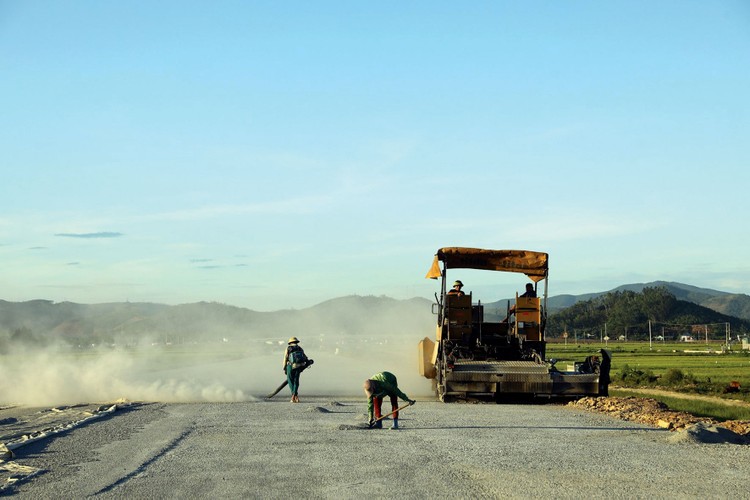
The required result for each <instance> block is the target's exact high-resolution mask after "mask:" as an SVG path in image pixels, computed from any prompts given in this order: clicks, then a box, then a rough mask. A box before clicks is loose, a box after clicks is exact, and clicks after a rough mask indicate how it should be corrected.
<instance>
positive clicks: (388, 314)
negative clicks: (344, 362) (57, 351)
mask: <svg viewBox="0 0 750 500" xmlns="http://www.w3.org/2000/svg"><path fill="white" fill-rule="evenodd" d="M433 322H434V317H433V316H432V314H431V309H430V301H429V300H427V299H420V298H415V299H410V300H395V299H392V298H389V297H373V296H366V297H362V296H349V297H341V298H338V299H333V300H329V301H326V302H323V303H321V304H318V305H316V306H313V307H310V308H307V309H300V310H296V309H289V310H281V311H274V312H258V311H253V310H250V309H244V308H241V307H234V306H229V305H226V304H220V303H214V302H198V303H194V304H182V305H177V306H169V305H164V304H152V303H131V302H122V303H108V304H76V303H72V302H59V303H54V302H52V301H48V300H32V301H28V302H7V301H3V300H0V352H3V351H4V350H7V348H8V346H10V345H16V344H19V343H22V344H28V345H31V346H34V345H47V344H50V343H55V342H60V343H62V344H67V345H71V346H81V347H85V346H91V345H92V344H93V345H121V346H122V345H125V346H127V345H138V344H142V343H143V342H146V341H148V342H154V343H188V342H220V341H233V342H234V341H246V340H250V339H253V340H262V339H267V340H275V341H284V340H286V339H287V338H289V337H290V336H292V335H295V336H298V337H301V338H302V337H307V338H310V337H312V336H315V337H320V336H325V335H329V334H333V335H336V336H360V337H367V336H376V337H377V336H380V337H382V336H398V335H403V336H407V335H411V336H415V337H421V336H423V335H428V334H430V333H431V332H432V330H433V328H434V326H433Z"/></svg>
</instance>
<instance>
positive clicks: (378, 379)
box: [362, 372, 416, 430]
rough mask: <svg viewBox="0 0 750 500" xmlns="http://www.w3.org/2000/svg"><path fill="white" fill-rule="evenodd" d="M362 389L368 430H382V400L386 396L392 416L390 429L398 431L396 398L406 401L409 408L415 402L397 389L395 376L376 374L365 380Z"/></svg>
mask: <svg viewBox="0 0 750 500" xmlns="http://www.w3.org/2000/svg"><path fill="white" fill-rule="evenodd" d="M362 387H363V389H364V390H365V395H367V416H368V418H369V426H370V428H374V429H382V428H383V418H384V417H383V416H382V408H383V398H385V397H386V396H388V397H389V398H390V399H391V410H392V412H391V414H392V415H393V426H392V427H391V429H393V430H395V429H398V410H399V407H398V398H401V399H403V400H404V401H408V402H409V406H411V405H413V404H414V403H415V402H416V401H414V400H413V399H409V396H407V395H406V394H404V393H403V392H402V391H401V390H400V389H399V388H398V381H397V380H396V376H395V375H394V374H392V373H390V372H380V373H376V374H375V375H373V376H372V377H370V378H368V379H367V380H365V383H364V384H363V385H362ZM386 416H387V415H386Z"/></svg>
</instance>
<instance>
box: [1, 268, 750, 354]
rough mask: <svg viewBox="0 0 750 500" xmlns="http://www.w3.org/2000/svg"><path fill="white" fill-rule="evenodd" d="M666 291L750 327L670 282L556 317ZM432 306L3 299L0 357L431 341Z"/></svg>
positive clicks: (501, 307) (732, 302)
mask: <svg viewBox="0 0 750 500" xmlns="http://www.w3.org/2000/svg"><path fill="white" fill-rule="evenodd" d="M660 287H663V288H664V289H666V290H667V291H668V292H669V293H670V294H672V295H673V296H674V297H675V298H676V299H677V300H678V301H681V302H684V303H685V305H682V306H681V308H682V310H683V312H682V313H681V314H682V315H683V316H684V317H701V318H704V317H705V318H708V317H712V318H714V319H715V320H716V321H729V320H727V319H724V318H729V317H735V318H741V319H744V320H750V296H747V295H744V294H730V293H726V292H720V291H717V290H710V289H705V288H698V287H694V286H690V285H685V284H681V283H673V282H666V281H654V282H651V283H634V284H629V285H622V286H620V287H617V288H615V289H613V290H610V291H609V292H598V293H588V294H582V295H556V296H553V297H550V298H549V301H548V306H549V312H550V317H552V316H553V315H556V313H560V312H562V311H564V310H566V309H569V308H572V307H573V306H575V305H576V304H580V303H585V302H587V301H591V300H594V299H598V298H600V297H603V296H606V295H607V294H608V293H612V292H634V293H641V292H642V291H643V289H644V288H660ZM430 304H431V300H428V299H423V298H414V299H409V300H396V299H392V298H390V297H385V296H378V297H375V296H358V295H352V296H347V297H340V298H337V299H332V300H328V301H325V302H322V303H320V304H317V305H315V306H313V307H309V308H306V309H299V310H297V309H287V310H280V311H273V312H259V311H253V310H250V309H245V308H241V307H235V306H230V305H226V304H220V303H215V302H198V303H194V304H182V305H176V306H169V305H164V304H153V303H137V302H136V303H134V302H119V303H107V304H76V303H73V302H58V303H55V302H52V301H49V300H31V301H27V302H7V301H3V300H0V352H3V351H4V350H6V349H7V347H8V346H10V345H16V344H19V343H22V344H29V345H32V346H33V345H47V344H50V343H55V342H60V343H63V344H67V345H71V346H91V345H92V344H95V345H101V344H107V345H136V344H141V343H143V342H153V343H186V342H220V341H232V342H234V341H240V342H242V341H247V340H251V339H252V340H264V339H265V340H267V341H269V342H273V341H283V340H284V339H286V338H288V337H289V336H291V335H296V336H298V337H299V336H303V337H307V338H310V337H312V336H314V337H316V338H321V336H325V335H333V336H359V337H383V336H396V337H398V336H409V337H422V336H431V335H432V334H434V321H435V316H433V315H432V313H431V307H430ZM506 304H507V302H506V301H498V302H494V303H488V304H485V317H487V318H488V319H489V320H497V316H498V315H501V314H502V315H503V316H504V313H505V309H506ZM689 304H694V305H696V306H700V307H702V308H704V309H705V310H691V311H688V312H685V311H687V310H688V309H691V307H690V306H689ZM714 314H715V315H714ZM561 318H562V317H561ZM712 321H713V320H712Z"/></svg>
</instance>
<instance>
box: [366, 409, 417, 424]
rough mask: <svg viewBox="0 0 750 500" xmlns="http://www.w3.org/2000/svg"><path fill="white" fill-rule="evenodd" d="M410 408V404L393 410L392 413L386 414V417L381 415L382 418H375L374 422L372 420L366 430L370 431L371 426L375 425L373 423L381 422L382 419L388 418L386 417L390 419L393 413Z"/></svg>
mask: <svg viewBox="0 0 750 500" xmlns="http://www.w3.org/2000/svg"><path fill="white" fill-rule="evenodd" d="M410 406H411V403H409V404H405V405H404V406H402V407H401V408H396V409H395V410H393V411H392V412H390V413H388V414H387V415H383V416H382V417H380V418H376V419H375V420H373V421H372V423H371V424H369V425H368V426H367V428H368V429H372V426H373V425H375V422H380V421H381V420H383V419H384V418H388V417H390V416H391V415H393V414H394V413H396V412H397V411H401V410H403V409H404V408H408V407H410Z"/></svg>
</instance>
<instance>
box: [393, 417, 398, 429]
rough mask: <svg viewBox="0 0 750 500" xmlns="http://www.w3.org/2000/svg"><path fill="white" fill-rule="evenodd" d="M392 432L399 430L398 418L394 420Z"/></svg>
mask: <svg viewBox="0 0 750 500" xmlns="http://www.w3.org/2000/svg"><path fill="white" fill-rule="evenodd" d="M391 430H392V431H397V430H398V419H397V418H394V419H393V425H392V426H391Z"/></svg>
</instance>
